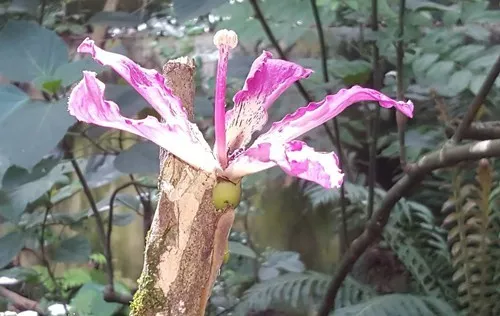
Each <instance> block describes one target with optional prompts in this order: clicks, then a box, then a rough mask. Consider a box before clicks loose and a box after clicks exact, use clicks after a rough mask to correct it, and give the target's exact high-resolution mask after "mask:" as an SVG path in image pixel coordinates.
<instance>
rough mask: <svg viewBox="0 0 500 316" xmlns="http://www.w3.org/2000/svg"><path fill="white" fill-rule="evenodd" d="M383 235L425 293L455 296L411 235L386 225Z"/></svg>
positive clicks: (446, 296) (445, 297) (447, 297)
mask: <svg viewBox="0 0 500 316" xmlns="http://www.w3.org/2000/svg"><path fill="white" fill-rule="evenodd" d="M383 237H384V240H385V241H386V242H387V243H388V244H389V246H390V247H391V249H392V250H393V251H394V252H395V254H396V255H397V257H398V259H399V260H400V261H401V262H402V263H403V265H404V266H405V267H406V269H407V270H408V271H409V272H410V273H411V275H412V277H413V278H414V279H415V280H416V281H417V283H418V285H419V287H420V289H421V290H422V291H423V293H425V295H429V296H432V297H437V298H443V299H453V298H454V297H455V296H456V293H455V292H454V291H453V289H452V288H450V287H447V286H446V283H444V282H442V281H441V280H440V275H439V274H437V273H436V271H435V270H434V269H433V268H432V267H431V266H430V265H429V264H428V262H430V260H427V259H426V258H425V257H424V255H423V254H422V253H421V248H419V247H416V246H415V245H414V243H413V240H412V237H411V235H409V234H405V233H403V231H402V230H399V229H397V228H395V227H393V226H392V227H391V226H388V227H386V228H385V229H384V233H383ZM434 256H435V257H434V260H439V258H437V256H436V254H434ZM438 256H439V255H438ZM445 261H447V260H446V259H445Z"/></svg>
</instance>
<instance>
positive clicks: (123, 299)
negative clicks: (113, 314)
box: [66, 150, 132, 304]
mask: <svg viewBox="0 0 500 316" xmlns="http://www.w3.org/2000/svg"><path fill="white" fill-rule="evenodd" d="M66 154H67V156H68V158H69V159H70V161H71V165H72V166H73V169H74V170H75V173H76V176H77V177H78V180H79V181H80V184H81V185H82V188H83V192H84V193H85V196H86V197H87V200H88V201H89V204H90V209H91V210H92V214H93V215H94V217H95V221H96V226H97V234H98V235H99V239H100V240H101V243H102V245H103V249H104V257H105V258H106V269H107V270H106V272H107V275H108V282H109V281H110V280H111V283H110V284H111V287H110V286H109V284H108V287H107V288H106V289H105V290H104V300H106V301H107V302H117V303H122V304H129V303H130V301H131V300H132V297H131V296H130V297H127V296H126V295H124V294H121V293H116V292H115V291H114V289H113V267H112V260H113V258H112V257H111V252H110V251H109V250H110V248H108V247H107V243H108V242H107V240H108V238H107V236H106V231H105V230H104V222H103V220H102V217H101V214H100V213H99V209H98V208H97V203H96V202H95V199H94V196H93V195H92V191H90V187H89V185H88V183H87V180H86V179H85V176H84V175H83V172H82V170H81V169H80V166H79V165H78V162H77V161H76V159H75V158H74V157H73V154H72V153H71V152H70V151H69V150H66ZM110 221H112V218H111V216H110Z"/></svg>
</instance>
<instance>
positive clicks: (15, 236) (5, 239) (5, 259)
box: [0, 231, 26, 268]
mask: <svg viewBox="0 0 500 316" xmlns="http://www.w3.org/2000/svg"><path fill="white" fill-rule="evenodd" d="M25 238H26V235H25V233H23V232H21V231H13V232H10V233H8V234H6V235H3V236H2V237H0V249H2V251H0V268H3V267H5V266H6V265H8V264H9V263H10V261H11V260H12V259H13V258H14V257H15V256H16V255H17V254H18V253H19V251H21V249H23V247H24V240H25Z"/></svg>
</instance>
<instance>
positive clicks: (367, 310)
mask: <svg viewBox="0 0 500 316" xmlns="http://www.w3.org/2000/svg"><path fill="white" fill-rule="evenodd" d="M372 315H377V316H401V315H405V316H429V315H435V316H453V315H457V313H456V312H455V311H454V310H453V308H452V307H451V306H449V305H448V303H446V302H445V301H442V300H439V299H436V298H433V297H426V296H416V295H410V294H389V295H383V296H379V297H375V298H372V299H371V300H369V301H367V302H364V303H361V304H356V305H352V306H348V307H344V308H340V309H337V310H335V312H334V313H333V314H332V316H372Z"/></svg>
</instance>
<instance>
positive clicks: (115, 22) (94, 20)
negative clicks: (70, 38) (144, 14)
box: [88, 11, 142, 27]
mask: <svg viewBox="0 0 500 316" xmlns="http://www.w3.org/2000/svg"><path fill="white" fill-rule="evenodd" d="M141 22H142V19H141V16H140V15H139V14H134V13H129V12H123V11H115V12H106V11H101V12H97V13H96V14H94V15H93V16H92V17H91V18H90V19H89V21H88V23H90V24H102V25H107V26H112V27H137V26H138V25H139V24H141Z"/></svg>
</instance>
